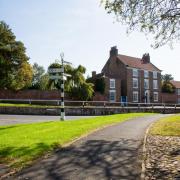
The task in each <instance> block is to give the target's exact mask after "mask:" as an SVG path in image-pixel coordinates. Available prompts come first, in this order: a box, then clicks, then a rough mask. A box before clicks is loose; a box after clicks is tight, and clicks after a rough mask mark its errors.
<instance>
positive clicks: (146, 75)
mask: <svg viewBox="0 0 180 180" xmlns="http://www.w3.org/2000/svg"><path fill="white" fill-rule="evenodd" d="M148 77H149V71H146V70H144V78H148Z"/></svg>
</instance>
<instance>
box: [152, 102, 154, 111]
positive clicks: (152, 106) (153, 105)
mask: <svg viewBox="0 0 180 180" xmlns="http://www.w3.org/2000/svg"><path fill="white" fill-rule="evenodd" d="M152 112H154V105H153V104H152Z"/></svg>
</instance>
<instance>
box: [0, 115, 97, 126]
mask: <svg viewBox="0 0 180 180" xmlns="http://www.w3.org/2000/svg"><path fill="white" fill-rule="evenodd" d="M89 117H93V116H66V120H76V119H81V118H89ZM45 121H60V116H33V115H2V114H1V115H0V126H3V125H13V124H28V123H36V122H45Z"/></svg>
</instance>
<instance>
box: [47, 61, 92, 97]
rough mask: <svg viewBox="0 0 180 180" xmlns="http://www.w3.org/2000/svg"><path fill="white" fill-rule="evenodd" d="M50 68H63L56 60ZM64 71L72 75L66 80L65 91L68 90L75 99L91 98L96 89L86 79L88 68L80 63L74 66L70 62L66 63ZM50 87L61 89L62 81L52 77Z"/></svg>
mask: <svg viewBox="0 0 180 180" xmlns="http://www.w3.org/2000/svg"><path fill="white" fill-rule="evenodd" d="M49 68H61V64H59V63H57V62H55V63H52V64H51V65H50V66H49ZM64 72H65V73H66V74H69V75H70V77H69V76H68V77H67V80H66V81H65V92H67V93H68V94H69V95H70V96H71V97H72V98H73V99H77V100H89V99H91V97H92V96H93V93H94V90H93V84H92V83H88V82H86V79H85V78H84V73H85V72H86V68H85V67H83V66H81V65H79V66H78V67H77V68H74V67H72V66H71V65H69V64H68V65H64ZM55 74H56V73H55ZM59 75H60V74H59ZM48 87H49V88H50V89H60V87H61V84H60V81H57V80H51V79H50V80H49V85H48Z"/></svg>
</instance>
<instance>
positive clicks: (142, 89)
mask: <svg viewBox="0 0 180 180" xmlns="http://www.w3.org/2000/svg"><path fill="white" fill-rule="evenodd" d="M101 74H102V75H103V76H104V77H105V82H106V88H105V94H104V100H108V101H110V102H134V103H159V102H161V70H160V69H158V68H157V67H156V66H155V65H153V64H152V63H151V62H150V56H149V54H144V55H143V57H142V58H135V57H130V56H126V55H121V54H118V49H117V47H116V46H114V47H112V48H111V50H110V57H109V59H108V61H107V62H106V64H105V65H104V67H103V69H102V72H101Z"/></svg>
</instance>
